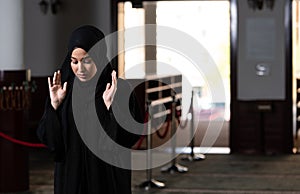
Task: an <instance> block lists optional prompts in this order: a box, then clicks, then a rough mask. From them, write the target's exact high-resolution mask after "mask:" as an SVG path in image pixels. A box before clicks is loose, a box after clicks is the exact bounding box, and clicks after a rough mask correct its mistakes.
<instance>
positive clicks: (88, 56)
mask: <svg viewBox="0 0 300 194" xmlns="http://www.w3.org/2000/svg"><path fill="white" fill-rule="evenodd" d="M86 58H90V55H86V56H84V57H82V58H81V60H83V59H86ZM71 59H75V60H78V59H77V58H76V57H73V56H71Z"/></svg>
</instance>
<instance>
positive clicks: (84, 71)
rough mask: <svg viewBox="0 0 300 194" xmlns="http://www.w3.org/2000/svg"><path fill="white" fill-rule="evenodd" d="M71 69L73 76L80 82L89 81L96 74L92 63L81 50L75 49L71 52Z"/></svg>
mask: <svg viewBox="0 0 300 194" xmlns="http://www.w3.org/2000/svg"><path fill="white" fill-rule="evenodd" d="M71 68H72V70H73V72H74V74H75V76H76V77H77V78H78V79H79V80H80V81H82V82H86V81H89V80H90V79H92V78H93V77H94V76H95V74H96V72H97V67H96V65H95V63H94V61H93V60H92V58H91V57H90V56H89V55H88V53H87V52H86V51H85V50H83V49H82V48H75V49H74V50H73V52H72V55H71Z"/></svg>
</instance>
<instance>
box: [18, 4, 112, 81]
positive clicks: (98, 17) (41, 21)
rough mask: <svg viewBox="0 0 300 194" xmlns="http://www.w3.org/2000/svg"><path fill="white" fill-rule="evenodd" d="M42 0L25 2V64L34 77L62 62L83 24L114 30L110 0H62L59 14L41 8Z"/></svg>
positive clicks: (49, 72) (44, 74)
mask: <svg viewBox="0 0 300 194" xmlns="http://www.w3.org/2000/svg"><path fill="white" fill-rule="evenodd" d="M39 2H40V0H30V1H24V51H25V57H24V58H25V59H24V63H25V67H26V68H30V69H31V73H32V76H48V75H51V74H52V73H53V71H54V70H56V69H57V68H58V67H59V65H60V64H61V63H62V61H63V59H64V57H65V55H66V51H67V43H68V38H69V35H70V33H71V32H72V30H73V29H74V28H76V27H77V26H79V25H83V24H92V25H95V26H97V27H99V28H100V29H101V30H102V31H103V32H104V33H105V34H108V33H109V32H110V26H111V25H110V0H101V1H99V0H85V1H82V0H61V2H62V6H61V9H60V10H59V11H58V13H57V14H56V15H53V14H52V13H51V11H50V10H48V13H47V14H46V15H44V14H42V12H41V11H40V8H39Z"/></svg>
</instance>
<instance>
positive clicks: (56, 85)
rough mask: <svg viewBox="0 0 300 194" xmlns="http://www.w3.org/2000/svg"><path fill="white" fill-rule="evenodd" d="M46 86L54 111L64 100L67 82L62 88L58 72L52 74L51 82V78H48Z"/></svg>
mask: <svg viewBox="0 0 300 194" xmlns="http://www.w3.org/2000/svg"><path fill="white" fill-rule="evenodd" d="M48 86H49V93H50V99H51V105H52V106H53V108H54V109H55V110H56V109H57V108H58V107H59V105H60V104H61V103H62V101H63V100H64V98H65V96H66V93H67V82H65V83H64V85H63V86H62V84H61V73H60V71H59V70H58V71H57V72H54V75H53V79H52V81H51V78H50V77H48Z"/></svg>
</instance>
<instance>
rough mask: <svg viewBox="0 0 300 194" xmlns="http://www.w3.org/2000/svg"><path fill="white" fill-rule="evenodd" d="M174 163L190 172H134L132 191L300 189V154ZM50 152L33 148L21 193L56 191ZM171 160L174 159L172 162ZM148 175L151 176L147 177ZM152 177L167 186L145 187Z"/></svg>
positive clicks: (274, 192)
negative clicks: (26, 183)
mask: <svg viewBox="0 0 300 194" xmlns="http://www.w3.org/2000/svg"><path fill="white" fill-rule="evenodd" d="M186 156H187V155H185V154H181V155H179V156H178V157H177V159H176V161H175V164H176V165H177V164H179V165H181V166H184V167H187V168H188V171H187V172H183V173H180V172H176V171H173V172H169V171H167V172H162V171H161V167H159V168H155V169H153V170H152V173H151V174H150V175H151V176H149V174H147V171H145V170H142V171H133V172H132V190H133V194H156V193H159V194H185V193H188V194H193V193H201V194H205V193H230V194H231V193H233V194H248V193H249V194H281V193H283V194H296V193H300V184H299V183H300V155H298V154H294V155H272V156H262V155H231V154H206V155H205V159H204V160H200V161H188V160H183V159H184V158H186ZM51 157H52V156H51V154H49V152H47V151H45V150H43V149H32V150H30V157H29V158H30V168H29V169H30V173H29V174H30V190H29V191H27V192H21V193H19V194H47V193H53V184H52V182H53V163H52V161H51ZM169 164H171V163H169ZM147 175H148V178H147ZM149 178H151V179H153V180H156V181H160V182H162V183H164V184H165V187H164V188H155V187H153V186H152V187H145V186H142V185H143V183H145V182H149V180H150V179H149Z"/></svg>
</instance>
